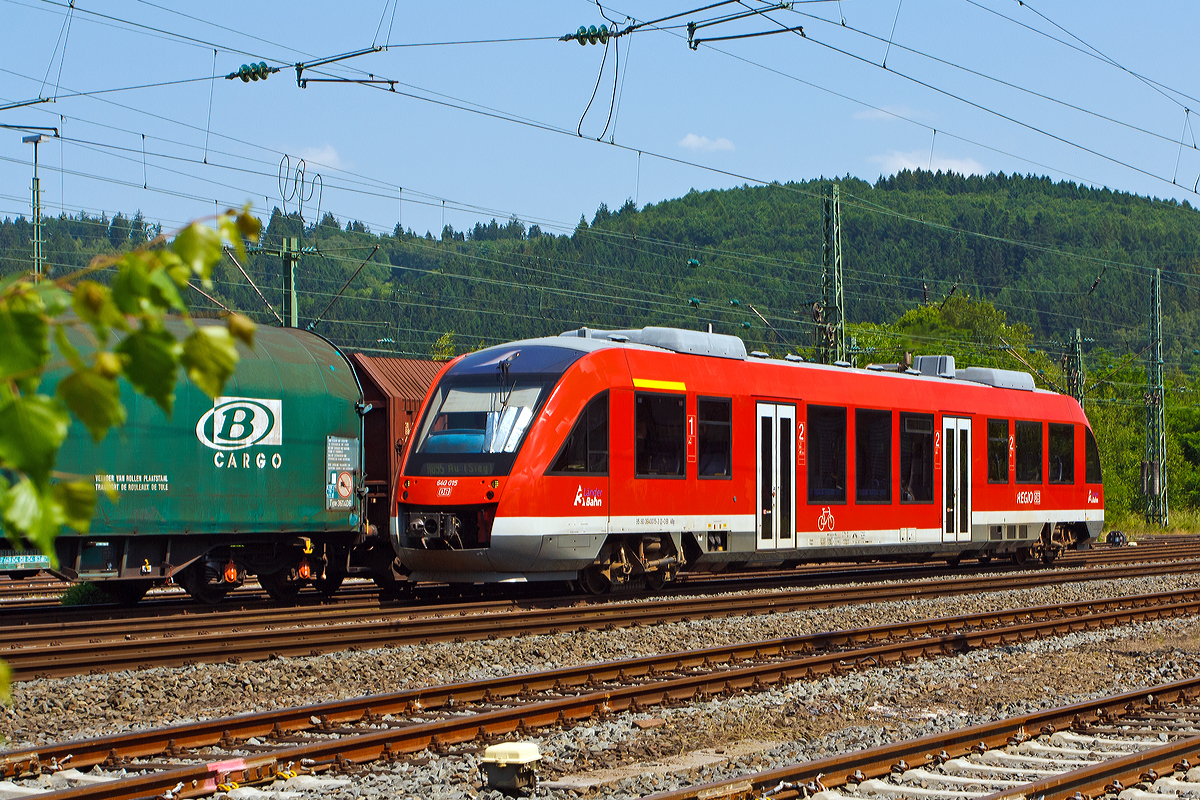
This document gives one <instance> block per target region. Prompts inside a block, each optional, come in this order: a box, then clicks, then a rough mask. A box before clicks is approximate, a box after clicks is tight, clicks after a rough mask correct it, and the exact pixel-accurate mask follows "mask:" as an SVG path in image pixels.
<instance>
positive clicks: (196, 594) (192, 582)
mask: <svg viewBox="0 0 1200 800" xmlns="http://www.w3.org/2000/svg"><path fill="white" fill-rule="evenodd" d="M179 585H180V586H182V587H183V589H184V591H186V592H187V593H188V595H190V596H191V598H192V599H193V600H195V601H196V602H198V603H204V604H205V605H210V606H215V605H216V604H217V603H219V602H221V600H222V599H224V597H225V595H226V593H227V592H228V591H229V584H226V583H209V582H208V575H207V573H206V570H205V568H204V562H203V560H201V561H197V562H195V563H193V564H192V565H191V566H189V567H188V568H187V569H185V570H184V571H183V572H181V573H179Z"/></svg>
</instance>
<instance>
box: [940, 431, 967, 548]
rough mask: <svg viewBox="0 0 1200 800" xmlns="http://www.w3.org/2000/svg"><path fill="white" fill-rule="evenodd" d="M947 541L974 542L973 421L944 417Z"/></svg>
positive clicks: (945, 521)
mask: <svg viewBox="0 0 1200 800" xmlns="http://www.w3.org/2000/svg"><path fill="white" fill-rule="evenodd" d="M942 442H943V446H942V476H943V479H944V480H945V481H946V487H945V492H944V494H943V497H944V498H945V505H946V514H945V518H944V519H943V524H942V541H943V542H969V541H971V420H969V419H967V418H965V417H942Z"/></svg>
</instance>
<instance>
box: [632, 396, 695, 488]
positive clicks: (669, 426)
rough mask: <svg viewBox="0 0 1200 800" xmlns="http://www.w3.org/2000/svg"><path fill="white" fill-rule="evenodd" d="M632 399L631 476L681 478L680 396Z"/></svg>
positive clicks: (682, 402)
mask: <svg viewBox="0 0 1200 800" xmlns="http://www.w3.org/2000/svg"><path fill="white" fill-rule="evenodd" d="M635 398H636V399H635V410H634V442H633V446H634V475H635V476H636V477H639V478H675V477H680V478H681V477H683V465H684V458H683V448H684V445H683V441H684V412H685V408H684V398H683V396H682V395H674V394H668V395H664V394H640V393H639V394H637V395H636V396H635Z"/></svg>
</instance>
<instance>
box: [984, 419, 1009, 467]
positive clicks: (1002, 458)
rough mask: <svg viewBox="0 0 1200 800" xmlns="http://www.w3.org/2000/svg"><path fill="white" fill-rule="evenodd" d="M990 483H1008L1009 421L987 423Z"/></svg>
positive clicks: (993, 420) (992, 420)
mask: <svg viewBox="0 0 1200 800" xmlns="http://www.w3.org/2000/svg"><path fill="white" fill-rule="evenodd" d="M987 434H988V441H987V462H988V483H1008V420H1006V419H989V420H988V421H987Z"/></svg>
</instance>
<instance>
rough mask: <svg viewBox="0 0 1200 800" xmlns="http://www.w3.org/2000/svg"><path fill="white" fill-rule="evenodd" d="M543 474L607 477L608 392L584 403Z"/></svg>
mask: <svg viewBox="0 0 1200 800" xmlns="http://www.w3.org/2000/svg"><path fill="white" fill-rule="evenodd" d="M547 474H550V475H552V474H561V475H607V474H608V392H601V393H600V394H598V395H596V396H595V397H594V398H592V400H591V402H589V403H588V404H587V408H585V409H584V410H583V413H582V414H580V415H579V421H578V422H576V423H575V427H574V428H572V429H571V435H570V436H568V437H567V441H566V442H565V443H564V444H563V446H562V450H560V451H559V453H558V457H557V458H556V459H554V464H553V466H551V467H550V469H549V471H548V472H547Z"/></svg>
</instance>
